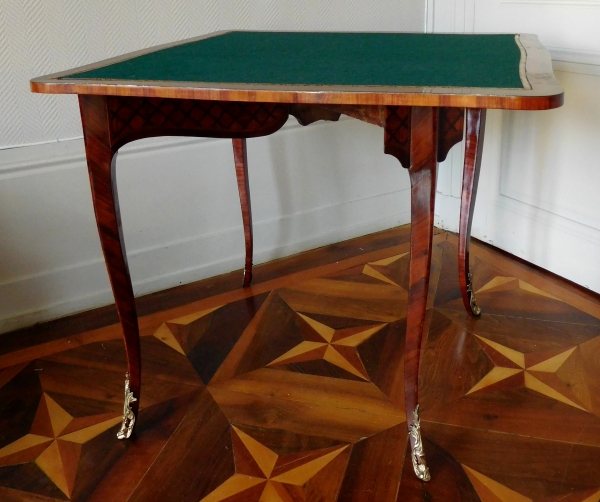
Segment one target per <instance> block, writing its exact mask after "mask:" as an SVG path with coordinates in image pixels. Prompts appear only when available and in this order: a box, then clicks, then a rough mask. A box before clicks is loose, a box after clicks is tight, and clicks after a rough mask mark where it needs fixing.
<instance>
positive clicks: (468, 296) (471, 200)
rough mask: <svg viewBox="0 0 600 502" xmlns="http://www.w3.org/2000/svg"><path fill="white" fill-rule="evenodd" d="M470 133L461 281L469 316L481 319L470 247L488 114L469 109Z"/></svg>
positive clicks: (460, 252)
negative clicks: (474, 291) (473, 280)
mask: <svg viewBox="0 0 600 502" xmlns="http://www.w3.org/2000/svg"><path fill="white" fill-rule="evenodd" d="M466 115H467V117H466V118H467V125H466V129H467V133H466V136H467V137H466V144H465V164H464V169H463V183H462V195H461V202H460V224H459V230H458V279H459V282H460V292H461V295H462V299H463V303H464V305H465V309H466V310H467V313H469V314H471V315H473V316H479V315H481V308H479V306H478V305H477V301H476V300H475V294H474V293H473V285H472V284H473V283H472V276H471V269H470V267H469V247H470V241H471V223H472V222H473V209H474V207H475V198H476V197H477V184H478V182H479V171H480V168H481V153H482V151H483V136H484V133H485V115H486V110H485V109H480V108H468V109H467V113H466Z"/></svg>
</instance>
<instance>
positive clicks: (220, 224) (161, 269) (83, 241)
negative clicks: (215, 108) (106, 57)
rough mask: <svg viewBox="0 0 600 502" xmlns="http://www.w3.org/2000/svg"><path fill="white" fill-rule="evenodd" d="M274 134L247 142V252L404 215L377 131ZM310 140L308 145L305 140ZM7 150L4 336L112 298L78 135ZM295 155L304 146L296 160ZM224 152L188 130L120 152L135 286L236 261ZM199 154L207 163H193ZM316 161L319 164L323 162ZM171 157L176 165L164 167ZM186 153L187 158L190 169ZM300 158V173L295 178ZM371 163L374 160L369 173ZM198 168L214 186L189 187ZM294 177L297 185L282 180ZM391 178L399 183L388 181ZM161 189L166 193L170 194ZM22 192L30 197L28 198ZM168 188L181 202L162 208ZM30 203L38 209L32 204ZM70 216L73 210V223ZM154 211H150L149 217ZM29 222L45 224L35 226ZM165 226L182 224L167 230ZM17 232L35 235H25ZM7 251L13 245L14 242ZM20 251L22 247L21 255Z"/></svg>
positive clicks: (331, 128)
mask: <svg viewBox="0 0 600 502" xmlns="http://www.w3.org/2000/svg"><path fill="white" fill-rule="evenodd" d="M357 128H359V129H360V130H357ZM352 135H354V136H352ZM348 136H351V137H350V138H348ZM273 138H275V139H274V140H272V141H271V140H266V139H262V140H261V139H259V140H252V143H251V144H249V145H250V147H249V148H250V152H249V156H250V159H249V160H250V175H251V176H250V178H251V185H252V188H253V189H254V187H257V190H256V191H255V192H254V195H255V197H256V200H254V199H253V202H256V203H257V207H256V208H255V207H253V209H256V211H255V214H254V243H255V244H254V248H255V253H254V263H256V264H260V263H263V262H267V261H270V260H273V259H277V258H280V257H283V256H288V255H291V254H295V253H299V252H302V251H305V250H308V249H313V248H316V247H320V246H324V245H327V244H331V243H334V242H339V241H343V240H346V239H350V238H353V237H357V236H360V235H364V234H368V233H372V232H377V231H380V230H384V229H387V228H391V227H394V226H397V225H402V224H406V223H408V222H409V221H410V188H409V185H408V177H407V176H406V173H404V169H402V168H401V167H400V166H399V165H397V161H396V160H395V159H393V158H391V157H389V156H385V155H383V154H382V153H381V147H382V138H381V130H380V129H379V128H374V127H373V126H370V125H368V124H362V123H360V122H358V121H352V120H342V121H341V123H340V124H322V125H315V126H311V128H306V129H304V128H300V127H299V126H297V125H295V124H294V123H293V122H290V123H288V124H286V126H285V127H284V130H283V131H282V132H280V133H278V134H277V135H275V136H273ZM306 145H311V147H312V148H313V149H314V150H315V151H307V150H306ZM328 150H332V152H331V153H328ZM2 154H3V155H1V156H0V194H1V193H5V194H12V195H11V197H13V200H12V202H10V201H8V199H6V198H5V202H4V204H5V205H4V214H0V226H1V225H2V223H3V217H4V218H5V219H6V227H9V228H12V229H13V233H12V234H9V235H10V240H7V241H5V242H6V243H7V244H6V247H5V249H2V245H0V262H2V261H4V262H5V268H4V269H3V270H2V269H1V268H0V333H3V332H7V331H12V330H14V329H18V328H21V327H25V326H30V325H32V324H35V323H39V322H43V321H47V320H50V319H55V318H59V317H63V316H66V315H69V314H72V313H76V312H81V311H85V310H89V309H92V308H96V307H100V306H104V305H109V304H111V303H113V297H112V293H111V291H110V286H109V282H108V277H107V273H106V269H105V265H104V260H103V259H102V255H101V253H100V248H99V244H98V240H97V237H96V235H95V225H94V222H93V214H92V212H91V203H90V200H89V197H90V195H89V188H88V187H86V186H85V185H86V180H85V177H86V174H85V160H84V157H83V150H82V144H81V140H73V141H70V142H61V143H55V144H48V145H38V146H35V147H27V148H20V149H14V150H12V151H4V152H2ZM298 155H302V156H303V157H302V159H301V160H298ZM228 156H231V157H232V154H231V144H230V143H229V142H227V141H223V140H189V139H175V140H173V139H164V140H163V139H161V140H155V141H153V142H151V143H142V142H140V143H138V144H132V145H131V146H129V147H128V148H127V149H125V151H124V152H123V154H121V155H120V156H119V160H118V165H122V166H123V170H122V171H121V172H122V173H123V174H122V175H121V174H119V176H122V177H121V178H120V179H119V191H121V190H123V192H125V196H124V197H121V205H122V210H123V212H124V229H125V239H126V242H127V246H128V261H129V266H130V270H131V275H132V279H133V284H134V291H135V294H136V296H140V295H144V294H148V293H151V292H155V291H160V290H163V289H167V288H170V287H174V286H177V285H180V284H184V283H189V282H193V281H197V280H201V279H204V278H207V277H211V276H215V275H219V274H223V273H226V272H229V271H232V270H236V269H241V268H242V267H243V263H244V239H243V229H242V225H241V217H240V214H239V199H237V189H236V187H235V176H234V175H233V165H232V166H231V169H226V168H225V166H226V165H227V162H228V158H229V157H228ZM198 159H209V160H207V161H206V163H205V164H206V165H202V164H200V165H199V166H198V167H196V166H197V163H198ZM232 160H233V158H231V162H232ZM321 161H322V162H323V165H324V166H326V169H325V168H319V163H320V162H321ZM170 162H171V163H175V162H177V163H178V164H183V167H181V168H178V170H177V171H176V173H177V175H172V178H169V170H170V169H171V166H170V164H169V163H170ZM186 162H187V165H188V166H189V165H191V166H192V168H190V167H187V168H186V167H185V166H186ZM299 162H302V164H300V166H299V167H300V168H302V169H303V170H304V171H306V172H303V173H302V176H301V177H300V178H298V176H297V174H298V173H297V170H298V166H297V165H296V164H298V163H299ZM119 163H121V164H119ZM365 163H367V165H368V166H369V167H370V168H369V169H366V170H365ZM222 164H224V165H225V166H223V167H221V165H222ZM165 165H166V166H168V167H167V168H166V169H165ZM215 166H219V169H215ZM118 169H119V168H118ZM142 171H144V172H146V173H150V174H149V178H153V179H154V181H153V183H154V186H144V187H143V188H140V187H139V186H135V185H136V182H137V180H138V179H140V172H142ZM136 173H138V174H137V175H136ZM182 173H183V176H182ZM190 173H192V174H190ZM282 173H283V174H282ZM192 175H193V176H197V177H198V179H199V180H200V182H201V183H204V184H205V186H206V184H209V185H210V183H215V185H216V188H215V189H214V191H218V192H219V194H218V195H212V194H211V193H207V192H206V191H204V192H200V189H201V187H198V189H197V188H196V187H195V183H197V182H198V179H193V180H192V181H193V182H194V183H190V178H189V176H192ZM321 175H322V176H321ZM178 176H179V177H183V178H184V179H182V180H181V181H178V183H179V185H177V186H174V187H173V186H171V187H168V186H164V185H165V180H169V181H170V180H171V179H175V180H177V178H178ZM186 176H187V178H186ZM278 176H279V177H280V178H278ZM361 176H362V177H364V179H361ZM207 177H208V178H207ZM210 177H212V178H210ZM121 179H122V180H123V184H122V185H121ZM313 181H314V183H315V186H314V187H313V186H312V183H313ZM278 183H279V184H281V183H283V189H284V190H283V191H284V192H285V189H286V188H287V190H288V192H287V193H288V194H294V195H297V194H298V193H300V194H302V197H296V198H295V199H289V198H288V199H285V200H276V199H277V196H279V194H280V192H279V191H277V190H276V189H277V184H278ZM69 184H70V185H72V186H70V187H69ZM298 184H299V185H298ZM189 185H194V188H189ZM291 186H296V187H297V188H298V190H299V192H292V191H290V187H291ZM390 186H394V187H397V188H398V190H395V191H390V190H389V187H390ZM302 190H304V192H303V191H302ZM3 191H4V192H3ZM15 191H17V192H18V193H15ZM165 191H166V192H168V193H169V195H168V196H166V200H165V196H164V193H163V192H165ZM169 191H170V192H169ZM199 193H200V195H198V194H199ZM32 194H35V195H32ZM46 194H48V195H47V199H48V200H45V197H46ZM82 194H83V195H82ZM27 197H30V198H31V199H34V200H28V201H23V199H26V198H27ZM76 197H79V199H76ZM140 197H142V199H140ZM144 197H145V198H146V199H148V198H150V199H152V201H151V202H152V203H156V204H158V205H159V206H160V207H159V209H157V210H156V212H154V213H152V214H149V213H147V212H146V213H145V212H144V211H149V209H148V207H145V206H144V209H143V210H140V209H139V206H140V202H141V204H142V205H143V204H144V203H145V202H144ZM157 197H163V198H162V199H161V198H158V199H157ZM169 197H171V198H172V199H173V200H174V201H175V203H174V204H172V207H165V203H167V204H168V202H170V200H171V199H169ZM176 197H181V198H182V200H181V201H179V200H176ZM193 197H196V198H201V199H203V201H201V202H199V203H198V205H197V206H193V209H192V212H193V215H197V216H198V217H199V218H204V219H203V220H202V221H201V222H198V221H195V222H193V223H190V221H193V220H194V219H193V218H189V219H186V217H188V216H189V214H188V213H189V211H187V212H186V208H187V206H185V204H189V203H190V199H191V198H193ZM207 197H208V198H210V197H213V199H212V200H206V198H207ZM261 197H262V199H261ZM288 197H289V196H288ZM36 198H37V199H39V200H35V199H36ZM265 198H266V201H265ZM0 199H1V197H0ZM57 199H68V200H67V202H66V203H65V200H63V201H61V202H62V206H63V207H62V209H61V211H57V213H56V214H51V215H48V214H46V213H48V212H52V211H53V210H54V209H53V208H54V207H55V206H56V205H57V204H56V200H57ZM19 201H23V202H19ZM265 202H267V203H266V204H265ZM182 203H183V204H182ZM20 204H22V205H20ZM32 204H34V205H36V208H35V210H31V205H32ZM161 204H162V206H161ZM211 204H212V206H211ZM59 205H61V204H59ZM181 206H184V207H181ZM217 206H219V207H217ZM149 207H150V209H151V208H152V206H151V205H150V206H149ZM29 210H31V212H30V213H28V212H27V211H29ZM196 210H198V211H196ZM136 211H137V212H136ZM0 213H2V204H0ZM207 213H208V214H207ZM165 214H167V216H166V217H165ZM72 215H77V218H75V219H74V220H72V221H71V220H70V218H71V216H72ZM209 215H210V217H209ZM152 218H157V219H158V220H157V221H156V222H152V221H150V223H149V222H148V220H149V219H150V220H152ZM207 218H208V219H207ZM36 219H37V220H40V219H43V220H44V221H43V223H42V224H38V225H37V226H36V221H35V220H36ZM57 225H61V226H57ZM169 225H171V226H175V227H177V226H178V225H179V226H180V228H177V229H176V230H177V231H172V229H169V228H165V227H168V226H169ZM53 226H54V228H51V227H53ZM70 227H74V228H70ZM75 227H76V228H75ZM57 228H58V230H59V232H60V233H61V234H64V237H63V238H64V242H60V241H57V238H56V229H57ZM40 234H41V235H40ZM38 237H39V243H38V241H37V239H38ZM23 242H29V243H33V244H29V245H28V246H26V245H25V244H23ZM32 245H33V247H34V248H35V249H32ZM18 246H22V247H21V248H18ZM44 247H45V248H46V250H44ZM11 248H12V249H15V250H16V251H14V252H12V253H11V252H10V250H11ZM2 253H4V254H2ZM28 254H30V256H27V255H28ZM19 255H23V256H24V258H23V259H19Z"/></svg>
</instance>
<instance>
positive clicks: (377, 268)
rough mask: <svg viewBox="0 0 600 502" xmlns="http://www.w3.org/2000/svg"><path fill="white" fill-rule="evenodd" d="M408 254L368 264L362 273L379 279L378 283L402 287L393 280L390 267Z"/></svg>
mask: <svg viewBox="0 0 600 502" xmlns="http://www.w3.org/2000/svg"><path fill="white" fill-rule="evenodd" d="M408 254H409V253H402V254H398V255H395V256H390V257H389V258H384V259H383V260H378V261H374V262H371V263H367V264H366V265H365V266H364V268H363V272H362V273H363V274H364V275H368V276H369V277H372V278H373V279H377V280H378V281H383V282H387V283H388V284H391V285H392V286H398V287H400V285H399V284H398V283H397V282H396V281H395V280H393V278H392V276H391V274H390V273H389V272H390V271H389V270H388V267H389V266H390V265H392V264H393V263H395V262H397V261H398V260H399V259H400V258H403V257H405V256H407V255H408Z"/></svg>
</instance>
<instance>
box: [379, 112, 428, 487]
mask: <svg viewBox="0 0 600 502" xmlns="http://www.w3.org/2000/svg"><path fill="white" fill-rule="evenodd" d="M437 122H438V109H437V108H429V107H412V108H408V107H388V113H387V118H386V125H385V152H386V153H389V154H390V155H394V156H395V157H396V158H397V159H398V160H399V161H400V163H401V164H402V165H403V166H404V167H406V168H408V173H409V176H410V183H411V231H410V274H409V291H408V313H407V319H406V346H405V349H404V394H405V404H406V423H407V426H408V434H409V438H410V446H411V457H412V463H413V468H414V471H415V474H416V475H417V477H418V478H419V479H421V480H423V481H429V479H430V474H429V469H428V467H427V463H426V462H425V454H424V452H423V443H422V439H421V425H420V421H419V393H418V384H419V362H420V356H421V342H422V339H423V327H424V323H425V310H426V307H427V293H428V291H429V269H430V265H431V246H432V241H433V209H434V205H435V180H436V168H437V143H438V123H437Z"/></svg>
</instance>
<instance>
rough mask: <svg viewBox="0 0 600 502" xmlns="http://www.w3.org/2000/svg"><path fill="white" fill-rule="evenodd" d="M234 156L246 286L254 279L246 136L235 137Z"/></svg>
mask: <svg viewBox="0 0 600 502" xmlns="http://www.w3.org/2000/svg"><path fill="white" fill-rule="evenodd" d="M232 141H233V157H234V160H235V175H236V177H237V183H238V191H239V193H240V204H241V206H242V221H243V223H244V239H245V242H246V263H245V266H244V287H245V288H247V287H248V286H250V282H251V281H252V253H253V237H252V208H251V205H250V184H249V180H248V153H247V149H246V138H234V139H233V140H232Z"/></svg>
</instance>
